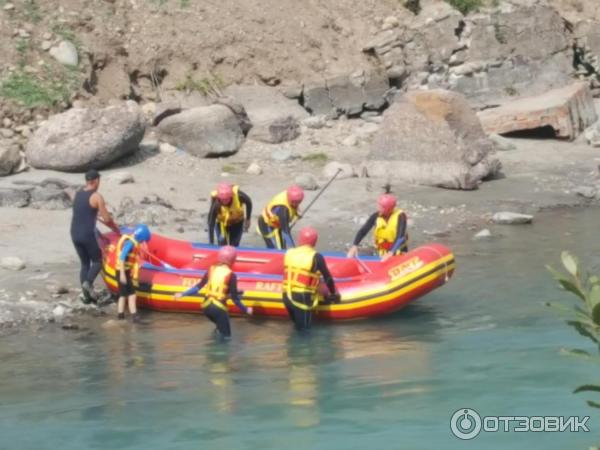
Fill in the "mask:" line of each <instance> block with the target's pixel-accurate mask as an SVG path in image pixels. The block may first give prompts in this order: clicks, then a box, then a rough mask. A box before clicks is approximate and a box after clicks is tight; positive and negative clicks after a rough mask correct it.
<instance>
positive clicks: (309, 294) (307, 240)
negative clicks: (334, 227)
mask: <svg viewBox="0 0 600 450" xmlns="http://www.w3.org/2000/svg"><path fill="white" fill-rule="evenodd" d="M318 238H319V235H318V233H317V230H315V229H314V228H312V227H304V228H302V230H300V236H299V237H298V244H299V245H298V247H296V248H292V249H289V250H288V251H287V252H286V253H285V257H284V260H283V303H284V305H285V307H286V309H287V311H288V315H289V317H290V319H291V320H292V322H294V325H295V326H296V329H297V330H299V331H302V330H308V329H309V328H310V326H311V322H312V314H313V311H314V310H315V308H316V307H317V305H318V302H319V294H318V288H319V282H320V280H321V276H323V279H324V280H325V284H326V285H327V288H328V289H329V292H330V295H328V296H327V301H328V302H329V303H332V302H334V303H337V302H339V301H340V295H339V294H338V293H337V291H336V289H335V283H334V282H333V277H332V276H331V273H330V272H329V269H328V268H327V263H326V262H325V258H323V255H321V254H320V253H318V252H317V251H316V250H315V245H317V239H318Z"/></svg>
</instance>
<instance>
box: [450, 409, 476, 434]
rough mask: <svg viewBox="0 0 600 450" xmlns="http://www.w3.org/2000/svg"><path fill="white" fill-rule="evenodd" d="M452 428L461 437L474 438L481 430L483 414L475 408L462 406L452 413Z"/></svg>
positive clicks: (453, 432)
mask: <svg viewBox="0 0 600 450" xmlns="http://www.w3.org/2000/svg"><path fill="white" fill-rule="evenodd" d="M450 430H452V434H453V435H454V436H456V437H457V438H459V439H463V440H465V441H468V440H469V439H473V438H475V437H477V435H478V434H479V432H480V431H481V416H480V415H479V413H477V411H475V410H474V409H470V408H461V409H459V410H458V411H456V412H455V413H454V414H452V418H451V419H450Z"/></svg>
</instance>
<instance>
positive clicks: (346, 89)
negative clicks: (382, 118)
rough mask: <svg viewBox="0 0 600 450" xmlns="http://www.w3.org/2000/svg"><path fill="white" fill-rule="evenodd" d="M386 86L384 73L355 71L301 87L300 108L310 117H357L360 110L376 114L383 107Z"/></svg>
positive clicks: (387, 85)
mask: <svg viewBox="0 0 600 450" xmlns="http://www.w3.org/2000/svg"><path fill="white" fill-rule="evenodd" d="M389 87H390V85H389V82H388V79H387V76H386V75H385V74H384V73H378V72H371V73H367V72H364V71H358V72H356V73H353V74H350V75H340V76H337V77H333V78H327V79H325V80H322V81H317V82H314V83H309V84H307V85H306V86H305V87H304V92H303V95H304V107H305V108H306V109H307V110H308V111H309V112H310V113H311V114H313V115H325V116H327V117H338V116H340V115H342V114H344V115H347V116H358V115H360V114H361V112H362V111H363V110H380V109H382V108H383V107H384V106H385V105H386V103H387V102H386V99H385V94H386V93H387V91H388V90H389Z"/></svg>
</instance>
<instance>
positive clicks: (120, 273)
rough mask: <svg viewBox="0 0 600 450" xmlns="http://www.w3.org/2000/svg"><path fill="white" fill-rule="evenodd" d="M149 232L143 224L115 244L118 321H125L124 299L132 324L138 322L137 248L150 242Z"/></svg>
mask: <svg viewBox="0 0 600 450" xmlns="http://www.w3.org/2000/svg"><path fill="white" fill-rule="evenodd" d="M150 237H151V235H150V230H149V229H148V227H147V226H146V225H144V224H139V225H137V226H136V227H135V230H134V231H133V234H124V235H122V236H121V238H120V239H119V242H118V243H117V277H118V278H117V279H118V282H119V302H118V305H117V310H118V313H119V315H118V317H119V320H123V319H125V299H127V300H128V303H129V312H130V313H131V315H132V317H133V321H134V322H138V321H139V318H138V315H137V304H136V300H137V299H136V293H135V285H134V281H135V282H136V284H137V277H138V270H139V258H140V257H139V246H140V243H142V242H147V241H149V240H150Z"/></svg>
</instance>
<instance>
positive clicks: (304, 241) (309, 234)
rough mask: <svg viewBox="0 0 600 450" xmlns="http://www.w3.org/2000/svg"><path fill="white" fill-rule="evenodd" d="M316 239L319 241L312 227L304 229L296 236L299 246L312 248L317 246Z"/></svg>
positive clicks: (317, 234)
mask: <svg viewBox="0 0 600 450" xmlns="http://www.w3.org/2000/svg"><path fill="white" fill-rule="evenodd" d="M317 239H319V233H318V232H317V230H315V229H314V228H313V227H304V228H302V229H301V230H300V235H299V236H298V244H299V245H310V246H311V247H314V246H315V245H317Z"/></svg>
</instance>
